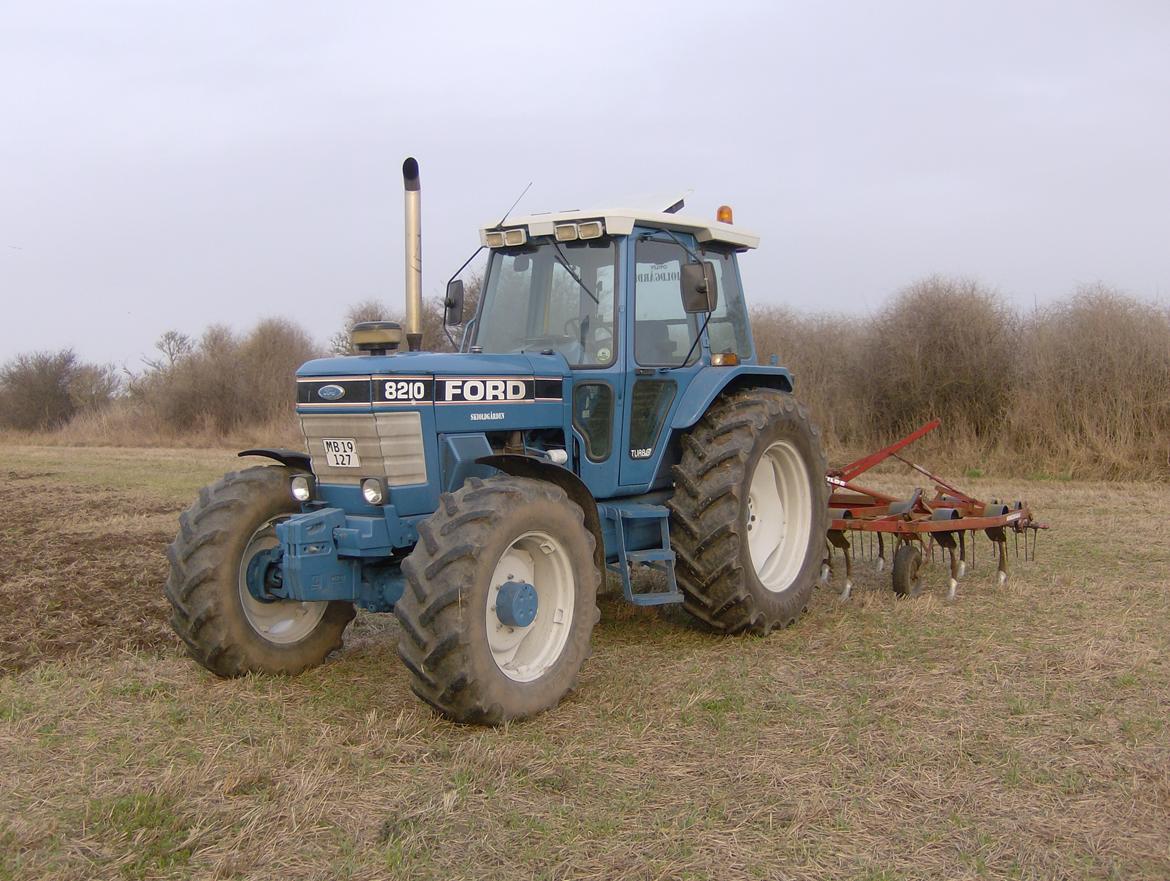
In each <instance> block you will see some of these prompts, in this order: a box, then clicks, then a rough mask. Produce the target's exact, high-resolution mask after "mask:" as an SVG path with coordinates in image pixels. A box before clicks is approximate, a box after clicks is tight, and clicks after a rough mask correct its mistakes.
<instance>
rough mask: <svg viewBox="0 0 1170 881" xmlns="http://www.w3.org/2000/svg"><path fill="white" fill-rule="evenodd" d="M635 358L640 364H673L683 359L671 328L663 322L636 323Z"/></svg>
mask: <svg viewBox="0 0 1170 881" xmlns="http://www.w3.org/2000/svg"><path fill="white" fill-rule="evenodd" d="M634 356H635V357H636V358H637V360H638V363H639V364H673V363H674V362H676V361H678V360H679V358H680V357H681V356H680V355H679V353H678V348H677V346H676V345H675V342H674V340H672V339H671V338H670V328H669V327H668V326H667V325H666V323H665V322H662V321H638V322H635V324H634Z"/></svg>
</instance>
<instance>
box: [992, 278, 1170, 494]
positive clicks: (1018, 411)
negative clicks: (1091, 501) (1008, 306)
mask: <svg viewBox="0 0 1170 881" xmlns="http://www.w3.org/2000/svg"><path fill="white" fill-rule="evenodd" d="M1025 339H1026V348H1025V353H1026V354H1025V358H1024V359H1023V364H1024V369H1023V370H1022V371H1021V372H1020V374H1019V376H1018V378H1017V385H1016V388H1015V393H1014V401H1013V408H1012V425H1013V430H1014V435H1015V438H1016V443H1017V445H1018V446H1019V447H1020V448H1021V449H1023V450H1026V451H1027V452H1028V453H1029V454H1030V455H1031V456H1032V457H1033V458H1034V460H1035V461H1043V462H1057V463H1060V464H1061V465H1062V466H1063V467H1062V468H1061V470H1062V471H1064V472H1065V473H1093V474H1103V475H1123V474H1133V473H1135V472H1139V473H1142V472H1145V473H1148V472H1150V471H1153V470H1155V469H1158V468H1161V467H1164V466H1166V464H1167V455H1168V452H1170V312H1168V311H1167V310H1166V309H1164V308H1158V307H1156V306H1151V305H1148V304H1145V303H1141V302H1139V301H1137V300H1134V299H1133V298H1131V297H1127V296H1125V295H1124V294H1121V293H1119V292H1118V291H1115V290H1112V289H1110V288H1107V287H1105V286H1102V285H1096V286H1093V287H1089V288H1085V289H1082V290H1081V291H1080V292H1078V294H1077V295H1076V296H1075V297H1073V298H1072V299H1071V300H1070V301H1068V302H1065V303H1059V304H1057V305H1054V306H1051V307H1049V308H1047V309H1043V310H1039V311H1037V312H1036V313H1035V314H1033V315H1032V316H1031V318H1030V319H1029V321H1028V323H1027V334H1026V337H1025Z"/></svg>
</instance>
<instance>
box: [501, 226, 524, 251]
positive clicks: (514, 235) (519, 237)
mask: <svg viewBox="0 0 1170 881" xmlns="http://www.w3.org/2000/svg"><path fill="white" fill-rule="evenodd" d="M526 241H528V233H527V232H526V231H525V230H523V229H506V230H504V244H505V245H507V246H508V247H510V248H511V247H515V246H516V245H523V244H524V243H525V242H526Z"/></svg>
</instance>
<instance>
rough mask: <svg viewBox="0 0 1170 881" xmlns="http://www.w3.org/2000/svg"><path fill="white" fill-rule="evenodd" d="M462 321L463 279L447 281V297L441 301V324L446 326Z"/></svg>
mask: <svg viewBox="0 0 1170 881" xmlns="http://www.w3.org/2000/svg"><path fill="white" fill-rule="evenodd" d="M462 323H463V280H462V279H458V278H453V279H451V281H449V282H447V299H446V300H444V301H443V324H445V325H447V326H448V327H450V326H452V325H454V324H462Z"/></svg>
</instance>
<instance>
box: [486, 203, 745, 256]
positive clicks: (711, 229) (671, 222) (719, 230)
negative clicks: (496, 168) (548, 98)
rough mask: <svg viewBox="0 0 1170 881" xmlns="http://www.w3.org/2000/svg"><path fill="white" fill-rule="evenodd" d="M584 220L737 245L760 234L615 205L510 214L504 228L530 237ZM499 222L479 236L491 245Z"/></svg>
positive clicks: (614, 230) (621, 231) (620, 231)
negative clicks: (489, 235) (491, 232)
mask: <svg viewBox="0 0 1170 881" xmlns="http://www.w3.org/2000/svg"><path fill="white" fill-rule="evenodd" d="M582 220H604V221H605V231H606V232H607V233H609V234H610V235H615V236H628V235H629V234H630V233H631V232H633V229H634V226H635V225H638V226H649V227H654V228H657V229H663V228H665V229H670V230H675V231H677V232H689V233H692V234H693V235H694V237H695V239H696V240H697V241H699V242H725V243H727V244H729V245H734V246H735V247H736V248H755V247H758V246H759V244H760V237H759V236H757V235H756V234H754V233H750V232H748V231H747V230H745V229H742V228H740V227H738V226H733V225H732V224H730V223H719V222H718V221H717V220H714V219H707V218H699V217H688V216H686V215H685V214H664V213H663V212H661V211H646V210H643V209H630V208H615V209H607V210H599V211H554V212H549V213H546V214H529V215H527V216H526V217H509V218H508V219H507V220H506V221H504V226H503V229H516V228H517V227H525V228H526V229H527V230H528V235H529V237H535V236H551V235H552V234H553V227H554V226H556V225H557V224H558V223H571V222H580V221H582ZM498 228H499V227H497V226H496V224H495V223H491V224H489V225H486V226H483V227H481V228H480V231H479V240H480V242H481V243H482V244H483V245H485V246H486V245H487V235H486V234H487V232H488V231H489V230H493V229H498Z"/></svg>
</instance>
